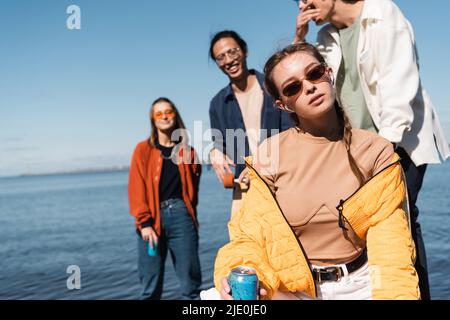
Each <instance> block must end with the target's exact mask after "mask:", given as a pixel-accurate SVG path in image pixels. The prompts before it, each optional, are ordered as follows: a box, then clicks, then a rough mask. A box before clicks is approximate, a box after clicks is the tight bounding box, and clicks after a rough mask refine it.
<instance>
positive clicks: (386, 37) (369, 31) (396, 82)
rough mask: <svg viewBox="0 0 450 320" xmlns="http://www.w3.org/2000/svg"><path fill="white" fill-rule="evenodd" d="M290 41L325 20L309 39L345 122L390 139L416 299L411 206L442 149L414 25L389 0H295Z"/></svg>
mask: <svg viewBox="0 0 450 320" xmlns="http://www.w3.org/2000/svg"><path fill="white" fill-rule="evenodd" d="M297 2H298V4H299V8H300V13H299V15H298V17H297V23H296V34H295V38H294V42H295V43H297V42H303V41H305V37H306V35H307V33H308V23H309V22H310V21H314V22H315V23H316V24H317V25H323V24H326V25H325V26H324V27H323V28H322V29H321V30H320V31H319V33H318V35H317V47H318V49H319V51H320V52H321V54H322V55H323V56H324V57H325V59H326V61H327V64H328V65H329V66H330V67H331V68H332V69H333V71H334V74H335V75H337V76H336V79H335V86H336V89H337V99H338V100H339V102H340V104H341V106H342V107H343V108H344V110H345V111H346V113H347V115H348V116H349V118H350V122H351V125H352V127H356V128H361V129H366V130H370V131H374V132H378V134H379V135H381V136H382V137H384V138H386V139H388V140H389V141H391V142H392V143H393V144H394V146H395V148H396V152H397V153H398V154H399V155H400V157H401V158H402V160H401V163H402V166H403V169H404V171H405V175H406V180H407V185H408V196H409V206H410V208H409V209H410V214H411V224H412V225H411V231H412V235H413V238H414V241H415V244H416V248H417V260H416V265H415V267H416V270H417V272H418V275H419V285H420V291H421V296H422V299H423V300H428V299H430V289H429V283H428V271H427V261H426V253H425V246H424V243H423V238H422V233H421V229H420V224H419V223H418V221H417V218H418V214H419V210H418V208H417V207H416V200H417V196H418V193H419V191H420V189H421V186H422V181H423V177H424V174H425V171H426V168H427V164H433V163H441V162H443V161H445V160H446V159H447V158H448V157H449V156H450V149H449V145H448V142H447V141H446V138H445V134H444V131H443V129H442V127H441V125H440V123H439V119H438V116H437V113H436V111H435V109H434V107H433V104H432V102H431V100H430V97H429V96H428V94H427V93H426V91H425V90H424V89H423V88H422V85H421V81H420V76H419V63H418V55H417V48H416V44H415V40H414V33H413V29H412V27H411V24H410V23H409V21H408V20H407V19H406V18H405V17H404V15H403V14H402V12H401V11H400V9H399V8H398V7H397V6H396V5H395V4H394V3H393V2H392V1H391V0H300V1H297Z"/></svg>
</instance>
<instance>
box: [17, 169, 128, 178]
mask: <svg viewBox="0 0 450 320" xmlns="http://www.w3.org/2000/svg"><path fill="white" fill-rule="evenodd" d="M129 170H130V167H128V166H123V167H113V168H100V169H93V168H91V169H80V170H70V171H58V172H44V173H24V174H20V175H17V176H11V177H10V178H13V177H42V176H60V175H76V174H89V173H111V172H128V171H129Z"/></svg>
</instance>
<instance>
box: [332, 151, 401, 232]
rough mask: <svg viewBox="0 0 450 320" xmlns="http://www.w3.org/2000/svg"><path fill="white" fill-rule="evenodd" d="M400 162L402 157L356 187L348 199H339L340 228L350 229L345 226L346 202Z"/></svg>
mask: <svg viewBox="0 0 450 320" xmlns="http://www.w3.org/2000/svg"><path fill="white" fill-rule="evenodd" d="M399 162H400V159H398V160H397V161H395V162H393V163H391V164H390V165H388V166H387V167H385V168H384V169H382V170H380V171H379V172H378V173H377V174H376V175H374V176H372V177H371V178H370V179H369V180H367V181H366V182H365V183H364V184H363V185H362V186H360V187H359V188H358V189H356V191H355V192H353V193H352V194H351V195H350V196H349V197H347V198H346V199H341V200H340V201H339V204H338V205H337V207H336V209H337V210H338V212H339V222H338V223H339V228H342V229H344V230H348V229H347V228H346V227H345V221H347V219H346V218H345V217H344V213H343V211H344V204H345V203H346V202H347V201H348V200H350V199H351V198H352V197H353V196H354V195H356V194H357V193H358V192H359V191H360V190H361V189H362V188H364V187H365V186H366V185H367V184H368V183H369V182H370V181H371V180H372V179H374V178H375V177H376V176H378V175H379V174H380V173H382V172H384V171H386V170H387V169H389V168H390V167H392V166H393V165H395V164H397V163H399Z"/></svg>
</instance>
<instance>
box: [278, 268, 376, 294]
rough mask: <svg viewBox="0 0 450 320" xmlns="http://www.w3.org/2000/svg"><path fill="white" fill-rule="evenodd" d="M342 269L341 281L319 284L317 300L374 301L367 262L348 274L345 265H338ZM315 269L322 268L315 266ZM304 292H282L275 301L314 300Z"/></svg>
mask: <svg viewBox="0 0 450 320" xmlns="http://www.w3.org/2000/svg"><path fill="white" fill-rule="evenodd" d="M336 266H339V267H341V268H342V270H343V271H344V275H343V276H342V278H341V279H340V281H329V282H322V283H318V282H317V281H316V288H317V298H316V299H317V300H372V285H371V280H370V273H369V265H368V263H367V262H366V264H364V265H363V266H362V267H361V268H359V269H358V270H356V271H354V272H352V273H351V274H349V273H348V270H347V268H346V266H345V265H336ZM313 268H320V267H319V266H313ZM313 299H314V298H312V297H310V296H308V295H307V294H305V293H303V292H294V293H291V292H282V291H278V292H276V293H275V294H274V296H273V300H313Z"/></svg>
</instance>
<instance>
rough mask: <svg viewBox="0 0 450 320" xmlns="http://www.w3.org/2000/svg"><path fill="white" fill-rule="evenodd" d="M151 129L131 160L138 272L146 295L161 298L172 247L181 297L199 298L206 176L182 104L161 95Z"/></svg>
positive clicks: (155, 104) (130, 187)
mask: <svg viewBox="0 0 450 320" xmlns="http://www.w3.org/2000/svg"><path fill="white" fill-rule="evenodd" d="M150 122H151V134H150V137H149V138H148V139H147V140H145V141H142V142H140V143H139V144H138V145H137V147H136V149H135V151H134V154H133V158H132V161H131V167H130V174H129V184H128V198H129V205H130V212H131V214H132V215H133V216H134V217H135V220H136V231H137V234H138V237H137V241H138V272H139V279H140V282H141V285H142V291H141V298H142V299H160V298H161V294H162V291H163V279H164V266H165V259H166V256H167V252H168V250H169V251H170V254H171V256H172V261H173V264H174V268H175V271H176V274H177V276H178V279H179V281H180V287H181V298H182V299H198V298H199V292H200V290H199V287H200V285H201V272H200V262H199V256H198V221H197V212H196V206H197V197H198V187H199V182H200V175H201V164H200V163H199V161H198V159H197V156H196V153H195V151H194V149H193V148H191V147H190V146H188V144H187V143H188V141H187V139H186V135H185V134H184V130H185V126H184V124H183V120H182V119H181V117H180V114H179V113H178V110H177V108H176V107H175V105H174V104H173V102H172V101H170V100H169V99H167V98H159V99H157V100H156V101H155V102H153V104H152V107H151V109H150Z"/></svg>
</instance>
